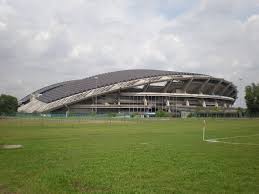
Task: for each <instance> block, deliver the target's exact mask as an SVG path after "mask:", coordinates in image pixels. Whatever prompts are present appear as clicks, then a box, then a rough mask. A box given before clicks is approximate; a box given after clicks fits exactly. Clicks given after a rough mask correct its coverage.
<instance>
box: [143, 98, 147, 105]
mask: <svg viewBox="0 0 259 194" xmlns="http://www.w3.org/2000/svg"><path fill="white" fill-rule="evenodd" d="M143 101H144V106H147V99H146V98H145V97H144V99H143Z"/></svg>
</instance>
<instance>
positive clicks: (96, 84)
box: [94, 76, 98, 114]
mask: <svg viewBox="0 0 259 194" xmlns="http://www.w3.org/2000/svg"><path fill="white" fill-rule="evenodd" d="M94 79H95V114H97V94H96V92H97V86H98V77H97V76H96V77H94Z"/></svg>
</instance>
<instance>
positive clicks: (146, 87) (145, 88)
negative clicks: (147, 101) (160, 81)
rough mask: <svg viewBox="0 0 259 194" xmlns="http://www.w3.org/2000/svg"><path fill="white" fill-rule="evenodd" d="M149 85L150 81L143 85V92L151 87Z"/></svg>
mask: <svg viewBox="0 0 259 194" xmlns="http://www.w3.org/2000/svg"><path fill="white" fill-rule="evenodd" d="M149 86H150V83H148V84H146V85H145V86H144V87H143V92H146V91H147V89H148V88H149Z"/></svg>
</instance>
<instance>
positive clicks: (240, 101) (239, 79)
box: [238, 78, 243, 108]
mask: <svg viewBox="0 0 259 194" xmlns="http://www.w3.org/2000/svg"><path fill="white" fill-rule="evenodd" d="M238 81H239V84H240V88H241V90H243V86H242V81H243V79H242V78H238ZM240 94H241V91H240V92H239V107H240V108H241V104H242V99H241V95H240Z"/></svg>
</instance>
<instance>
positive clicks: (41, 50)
mask: <svg viewBox="0 0 259 194" xmlns="http://www.w3.org/2000/svg"><path fill="white" fill-rule="evenodd" d="M124 69H160V70H173V71H184V72H195V73H203V74H208V75H211V76H215V77H219V78H224V79H226V80H229V81H231V82H233V83H234V84H235V85H237V86H238V90H239V99H238V100H237V102H236V106H240V105H241V106H244V105H245V102H244V98H243V95H244V87H245V86H246V85H248V84H250V83H252V82H255V83H259V0H246V1H244V0H188V1H184V0H162V1H159V0H73V1H71V0H44V1H42V0H19V1H15V0H0V93H5V94H10V95H14V96H16V97H17V98H18V99H20V98H22V97H24V96H25V95H27V94H29V93H31V92H33V91H35V90H37V89H39V88H42V87H44V86H47V85H49V84H53V83H57V82H61V81H66V80H71V79H81V78H85V77H88V76H91V75H95V74H99V73H104V72H110V71H117V70H124ZM240 78H242V79H240Z"/></svg>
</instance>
